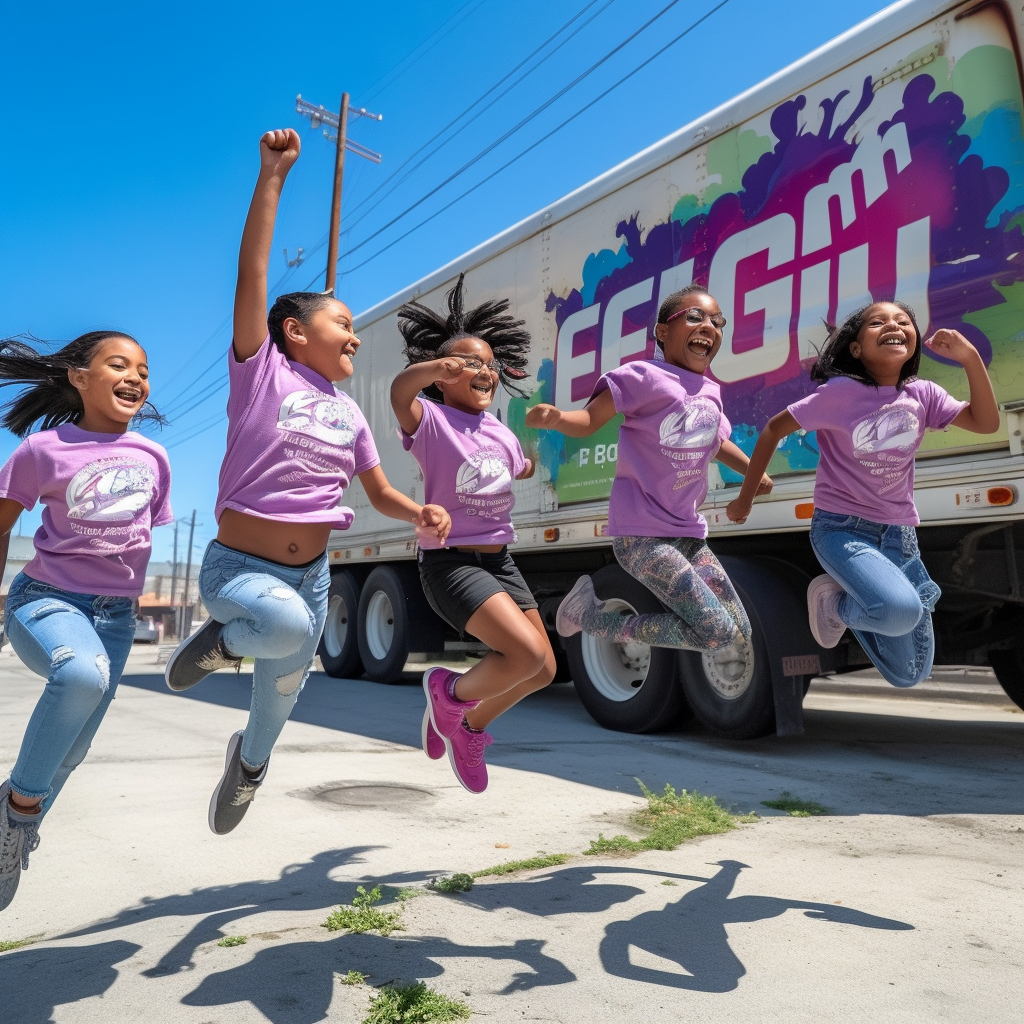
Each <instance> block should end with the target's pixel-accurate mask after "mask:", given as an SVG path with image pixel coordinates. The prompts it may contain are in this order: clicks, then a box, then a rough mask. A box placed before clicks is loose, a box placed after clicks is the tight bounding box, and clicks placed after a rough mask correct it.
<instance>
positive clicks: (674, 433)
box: [659, 398, 722, 454]
mask: <svg viewBox="0 0 1024 1024" xmlns="http://www.w3.org/2000/svg"><path fill="white" fill-rule="evenodd" d="M721 416H722V414H721V412H720V411H719V408H718V406H717V405H715V403H714V402H710V401H708V400H707V399H706V398H695V399H694V400H693V401H692V402H690V403H689V404H688V405H687V407H686V409H685V410H684V411H683V412H670V413H669V414H668V415H667V416H666V417H665V418H664V419H663V420H662V421H661V428H660V431H659V433H660V436H661V445H662V447H663V448H710V447H711V445H713V444H714V443H715V439H716V438H717V437H718V424H719V423H720V422H721ZM666 454H668V453H667V452H666Z"/></svg>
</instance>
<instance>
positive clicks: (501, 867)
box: [473, 853, 572, 878]
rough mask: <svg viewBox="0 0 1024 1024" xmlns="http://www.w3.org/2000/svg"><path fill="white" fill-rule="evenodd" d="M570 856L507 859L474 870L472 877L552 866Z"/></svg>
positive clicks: (508, 873) (549, 855)
mask: <svg viewBox="0 0 1024 1024" xmlns="http://www.w3.org/2000/svg"><path fill="white" fill-rule="evenodd" d="M571 857H572V854H571V853H550V854H548V855H547V856H546V857H529V858H528V859H527V860H507V861H505V863H504V864H495V865H494V867H492V868H484V869H483V870H482V871H474V872H473V878H489V877H490V876H491V875H510V874H512V872H513V871H530V870H533V869H535V868H552V867H556V866H557V865H559V864H564V863H565V862H566V861H567V860H569V859H570V858H571Z"/></svg>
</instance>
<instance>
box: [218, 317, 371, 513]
mask: <svg viewBox="0 0 1024 1024" xmlns="http://www.w3.org/2000/svg"><path fill="white" fill-rule="evenodd" d="M228 377H229V380H230V388H231V390H230V392H229V394H228V439H227V451H226V452H225V454H224V462H223V464H222V465H221V468H220V487H219V490H218V493H217V507H216V516H217V519H218V520H219V519H220V516H221V513H222V512H223V511H224V509H226V508H232V509H235V511H237V512H247V513H248V514H249V515H254V516H259V517H260V518H262V519H273V520H277V521H280V522H285V523H330V524H331V526H333V527H334V528H335V529H338V530H347V529H348V528H349V527H350V526H351V525H352V519H353V514H352V509H350V508H345V507H344V506H343V505H342V504H341V496H342V493H343V492H344V490H345V488H346V487H348V485H349V483H350V482H351V480H352V478H353V477H354V476H358V475H359V474H360V473H364V472H366V470H368V469H373V467H374V466H376V465H379V464H380V458H379V457H378V455H377V447H376V445H375V444H374V443H373V436H372V435H371V434H370V427H369V424H368V423H367V422H366V417H365V416H363V414H362V411H361V410H360V408H359V406H358V405H356V403H355V402H354V401H353V400H352V399H351V398H349V396H348V395H346V394H343V393H342V392H340V391H339V390H338V389H337V388H336V387H335V386H334V385H333V384H332V383H331V382H330V381H329V380H326V379H325V378H324V377H321V376H320V374H319V373H317V372H316V371H315V370H311V369H310V368H309V367H308V366H303V365H302V364H301V363H296V362H292V361H291V360H290V359H288V358H287V357H286V356H285V354H284V353H283V352H282V351H281V350H280V349H279V348H278V347H277V346H276V345H275V344H274V343H273V342H272V341H271V340H270V338H269V337H268V338H267V340H266V341H264V342H263V345H262V347H261V348H260V350H259V351H258V352H257V353H256V354H255V355H254V356H251V357H250V358H249V359H246V360H245V362H244V363H242V362H239V361H238V360H237V359H236V358H235V353H234V351H233V349H229V350H228Z"/></svg>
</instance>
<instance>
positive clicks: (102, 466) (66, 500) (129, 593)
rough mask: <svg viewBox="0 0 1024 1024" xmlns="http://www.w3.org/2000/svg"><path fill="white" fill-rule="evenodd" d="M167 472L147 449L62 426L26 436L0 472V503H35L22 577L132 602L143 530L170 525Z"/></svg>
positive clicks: (159, 454) (143, 555)
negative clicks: (31, 552) (39, 507)
mask: <svg viewBox="0 0 1024 1024" xmlns="http://www.w3.org/2000/svg"><path fill="white" fill-rule="evenodd" d="M170 492H171V467H170V464H169V463H168V461H167V452H165V451H164V450H163V448H162V447H161V446H160V445H158V444H157V443H156V442H155V441H150V440H149V438H147V437H143V436H142V435H141V434H136V433H134V432H132V431H127V432H126V433H124V434H97V433H92V432H91V431H88V430H82V428H81V427H77V426H75V425H74V424H72V423H64V424H62V425H61V426H59V427H55V428H54V429H53V430H41V431H39V433H37V434H30V435H29V436H28V437H26V438H25V440H24V441H22V442H21V444H20V445H18V447H17V448H16V449H15V451H14V454H13V455H12V456H11V457H10V458H9V459H8V460H7V464H6V465H5V466H4V467H3V469H0V498H11V499H12V500H14V501H16V502H18V504H20V505H24V506H25V508H26V509H31V508H34V507H35V504H36V501H42V503H43V523H42V526H40V527H39V529H38V530H36V534H35V537H34V539H33V544H34V546H35V549H36V553H35V557H33V559H32V561H30V562H29V563H28V565H26V566H25V574H26V575H27V576H31V577H32V579H34V580H39V582H40V583H49V584H50V586H52V587H60V588H61V589H62V590H69V591H71V592H72V593H76V594H102V595H104V596H105V597H138V596H139V595H140V594H141V593H142V588H143V584H144V583H145V581H146V566H147V565H148V564H149V553H150V548H151V547H152V538H151V530H152V528H153V527H154V526H163V525H164V524H165V523H169V522H171V521H172V520H173V518H174V517H173V516H172V514H171V501H170Z"/></svg>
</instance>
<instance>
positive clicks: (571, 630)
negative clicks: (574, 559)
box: [555, 576, 593, 637]
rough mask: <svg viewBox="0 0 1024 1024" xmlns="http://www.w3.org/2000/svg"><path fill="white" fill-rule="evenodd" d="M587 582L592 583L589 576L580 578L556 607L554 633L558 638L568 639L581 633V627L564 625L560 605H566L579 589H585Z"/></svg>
mask: <svg viewBox="0 0 1024 1024" xmlns="http://www.w3.org/2000/svg"><path fill="white" fill-rule="evenodd" d="M588 582H589V583H591V584H592V583H593V581H592V580H591V579H590V577H589V576H581V577H580V578H579V579H578V580H577V581H576V584H575V586H573V588H572V590H570V591H569V593H568V594H566V595H565V597H563V598H562V601H561V603H560V604H559V606H558V611H557V612H555V632H556V633H558V635H559V636H564V637H570V636H575V635H576V634H577V633H581V632H583V627H582V626H576V625H566V623H565V620H564V619H563V618H562V605H564V604H567V603H568V602H569V601H570V600H572V598H574V597H575V596H576V595H577V594H578V593H579V591H580V590H581V589H583V588H584V587H586V585H587V583H588Z"/></svg>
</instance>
